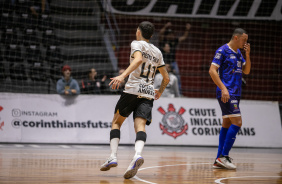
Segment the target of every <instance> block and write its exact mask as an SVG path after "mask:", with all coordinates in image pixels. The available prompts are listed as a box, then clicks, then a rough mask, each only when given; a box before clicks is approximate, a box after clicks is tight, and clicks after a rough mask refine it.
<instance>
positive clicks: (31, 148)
mask: <svg viewBox="0 0 282 184" xmlns="http://www.w3.org/2000/svg"><path fill="white" fill-rule="evenodd" d="M216 151H217V148H215V147H212V148H210V147H208V148H207V147H166V146H165V147H164V146H145V148H144V150H143V154H142V156H143V157H144V159H145V162H144V164H143V166H142V167H141V168H140V170H139V171H138V173H137V175H136V177H134V178H132V179H127V180H126V179H123V174H124V172H125V170H126V169H127V167H128V165H129V163H130V161H131V158H132V157H133V155H134V147H133V146H120V147H119V152H118V161H119V162H118V164H119V165H118V167H116V168H112V169H111V170H110V171H104V172H102V171H100V170H99V169H100V165H101V164H102V163H103V162H104V161H105V160H106V159H107V158H108V156H109V153H110V148H109V146H107V145H106V146H104V145H103V146H102V145H46V144H0V184H10V183H13V184H14V183H15V184H18V183H20V184H21V183H24V184H45V183H46V184H47V183H48V184H49V183H52V184H54V183H80V184H83V183H99V184H112V183H114V184H142V183H150V184H154V183H158V184H163V183H168V184H178V183H193V184H201V183H226V184H227V183H228V184H233V183H234V184H238V183H240V184H241V183H246V184H250V183H252V184H257V183H263V184H272V183H273V184H282V149H250V148H233V149H232V150H231V153H230V156H231V157H233V158H234V163H235V164H236V165H237V170H225V169H212V163H213V161H214V157H215V155H216Z"/></svg>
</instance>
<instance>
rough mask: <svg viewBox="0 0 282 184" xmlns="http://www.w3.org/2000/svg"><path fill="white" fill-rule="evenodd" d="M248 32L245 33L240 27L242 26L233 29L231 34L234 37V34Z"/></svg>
mask: <svg viewBox="0 0 282 184" xmlns="http://www.w3.org/2000/svg"><path fill="white" fill-rule="evenodd" d="M244 33H245V34H248V33H247V31H245V30H244V29H242V28H236V29H235V30H234V31H233V34H232V38H233V37H234V36H237V35H240V36H241V35H242V34H244Z"/></svg>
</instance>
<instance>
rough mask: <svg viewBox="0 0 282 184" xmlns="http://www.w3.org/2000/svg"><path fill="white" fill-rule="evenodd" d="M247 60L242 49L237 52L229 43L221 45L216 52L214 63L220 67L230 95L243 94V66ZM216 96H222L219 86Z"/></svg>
mask: <svg viewBox="0 0 282 184" xmlns="http://www.w3.org/2000/svg"><path fill="white" fill-rule="evenodd" d="M245 62H246V61H245V59H244V57H243V56H242V54H241V52H240V50H239V49H238V50H237V51H236V52H235V51H234V50H232V49H231V48H230V47H229V46H228V45H227V44H225V45H223V46H221V47H220V48H218V49H217V51H216V52H215V56H214V58H213V61H212V64H214V65H216V66H218V67H219V69H218V73H219V77H220V79H221V81H222V83H223V84H224V85H225V86H226V88H227V90H228V92H229V95H230V96H241V91H242V66H243V64H245ZM216 96H217V98H221V89H219V87H217V88H216Z"/></svg>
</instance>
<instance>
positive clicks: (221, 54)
mask: <svg viewBox="0 0 282 184" xmlns="http://www.w3.org/2000/svg"><path fill="white" fill-rule="evenodd" d="M247 40H248V34H247V32H246V31H245V30H243V29H241V28H237V29H235V30H234V32H233V35H232V38H231V40H230V42H229V43H227V44H225V45H223V46H221V47H220V48H218V49H217V51H216V52H215V56H214V58H213V61H212V64H211V66H210V70H209V74H210V76H211V78H212V80H213V82H214V83H215V84H216V85H217V89H216V97H217V99H218V102H219V105H220V108H221V110H222V118H223V122H222V127H221V130H220V134H219V145H218V153H217V157H216V160H215V163H214V165H213V168H226V169H236V166H235V165H234V164H233V163H232V159H231V158H230V157H229V151H230V150H231V148H232V146H233V144H234V142H235V139H236V134H237V133H238V131H239V130H240V127H241V126H242V118H241V112H240V108H239V102H240V97H241V91H242V87H241V86H242V72H243V73H244V74H249V73H250V70H251V60H250V50H251V48H250V44H249V43H247ZM240 49H244V50H245V55H246V59H244V57H243V55H242V53H241V51H240Z"/></svg>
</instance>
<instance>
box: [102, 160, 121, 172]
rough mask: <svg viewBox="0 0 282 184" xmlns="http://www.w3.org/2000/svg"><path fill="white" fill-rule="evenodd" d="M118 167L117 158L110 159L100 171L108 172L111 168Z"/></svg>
mask: <svg viewBox="0 0 282 184" xmlns="http://www.w3.org/2000/svg"><path fill="white" fill-rule="evenodd" d="M117 165H118V161H117V158H116V157H109V158H108V159H107V160H106V162H105V163H104V164H103V165H101V168H100V171H108V170H110V169H111V167H116V166H117Z"/></svg>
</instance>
